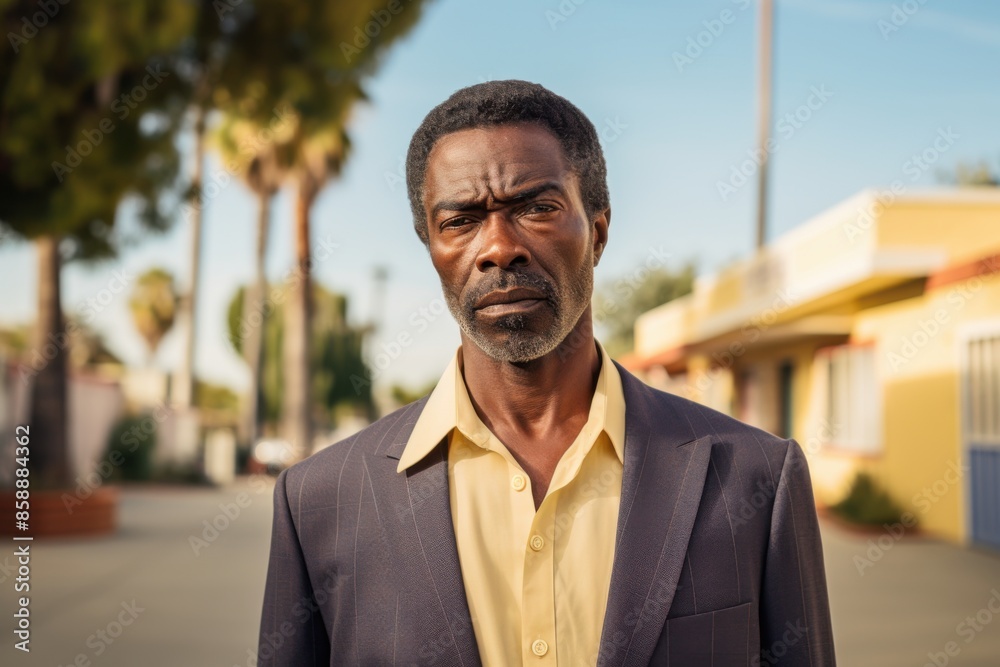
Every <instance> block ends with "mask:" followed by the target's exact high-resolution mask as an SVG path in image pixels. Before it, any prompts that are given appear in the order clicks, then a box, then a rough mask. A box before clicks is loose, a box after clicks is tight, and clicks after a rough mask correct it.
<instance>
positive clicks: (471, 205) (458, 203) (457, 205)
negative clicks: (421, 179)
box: [431, 181, 566, 215]
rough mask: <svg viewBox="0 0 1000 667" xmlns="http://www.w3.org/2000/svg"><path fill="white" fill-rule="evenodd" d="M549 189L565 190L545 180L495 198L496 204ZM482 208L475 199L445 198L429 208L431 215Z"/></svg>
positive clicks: (562, 191) (514, 202) (519, 200)
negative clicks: (508, 194)
mask: <svg viewBox="0 0 1000 667" xmlns="http://www.w3.org/2000/svg"><path fill="white" fill-rule="evenodd" d="M549 190H555V191H556V192H558V193H559V194H561V195H563V196H565V194H566V193H565V191H564V190H563V187H562V185H560V184H559V183H558V182H557V181H546V182H545V183H541V184H539V185H536V186H535V187H533V188H528V189H527V190H522V191H521V192H518V193H516V194H513V195H511V196H510V197H507V198H506V199H496V200H495V201H496V202H497V203H498V204H516V203H517V202H522V201H528V200H531V199H534V198H535V197H537V196H538V195H540V194H542V193H545V192H548V191H549ZM480 208H482V204H481V203H480V201H479V200H476V199H446V200H444V201H440V202H438V203H437V204H435V205H434V208H433V209H432V210H431V215H435V214H437V213H439V212H441V211H473V210H477V209H480Z"/></svg>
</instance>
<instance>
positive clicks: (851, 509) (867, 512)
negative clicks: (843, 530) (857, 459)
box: [830, 472, 903, 526]
mask: <svg viewBox="0 0 1000 667" xmlns="http://www.w3.org/2000/svg"><path fill="white" fill-rule="evenodd" d="M830 510H831V511H832V512H834V513H835V514H837V515H838V516H840V517H842V518H844V519H846V520H847V521H850V522H852V523H858V524H862V525H868V526H881V525H883V524H886V523H895V522H898V521H900V520H901V518H902V516H903V508H902V507H900V506H899V505H898V504H897V503H896V501H894V500H893V499H892V497H891V496H889V494H888V493H887V492H886V491H885V490H883V489H882V488H881V487H880V486H879V484H878V482H876V481H875V478H874V477H872V476H871V475H870V474H868V473H866V472H859V473H858V474H857V475H855V477H854V480H853V482H852V483H851V489H850V491H848V492H847V496H846V497H845V498H844V499H843V500H841V501H840V502H839V503H837V504H835V505H831V506H830Z"/></svg>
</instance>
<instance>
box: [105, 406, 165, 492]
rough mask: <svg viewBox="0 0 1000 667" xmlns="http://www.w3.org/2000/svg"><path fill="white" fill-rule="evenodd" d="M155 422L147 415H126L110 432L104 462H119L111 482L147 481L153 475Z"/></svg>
mask: <svg viewBox="0 0 1000 667" xmlns="http://www.w3.org/2000/svg"><path fill="white" fill-rule="evenodd" d="M155 448H156V419H154V418H153V416H152V415H150V414H137V415H126V416H125V417H122V419H121V420H120V421H119V422H118V423H117V424H115V427H114V428H113V429H111V435H110V436H109V438H108V447H107V451H106V452H105V459H106V460H108V461H112V462H115V461H121V464H120V465H117V466H115V470H114V472H112V474H111V478H112V479H120V480H128V481H148V480H149V479H150V478H152V476H153V450H154V449H155Z"/></svg>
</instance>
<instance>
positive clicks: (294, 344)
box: [283, 89, 360, 451]
mask: <svg viewBox="0 0 1000 667" xmlns="http://www.w3.org/2000/svg"><path fill="white" fill-rule="evenodd" d="M355 94H356V95H359V96H360V90H359V89H358V90H357V91H356V92H355ZM349 107H350V103H349V102H345V104H344V105H343V109H344V111H343V113H344V114H346V110H347V109H349ZM344 120H345V119H344V118H343V117H340V118H333V119H330V120H329V121H328V122H327V124H326V125H325V126H318V127H316V128H315V129H313V130H312V131H310V130H309V129H307V128H305V127H303V125H304V123H302V122H301V121H300V123H299V132H298V133H297V135H296V137H295V151H294V164H293V166H292V174H293V179H294V180H295V183H296V186H297V190H296V197H295V267H296V271H297V278H298V280H294V281H292V283H291V285H292V287H291V291H292V294H291V295H290V299H289V308H288V310H287V311H286V313H287V317H288V321H287V324H286V327H285V337H284V346H285V347H284V362H285V368H286V369H287V373H288V375H287V381H286V383H285V393H284V406H283V408H284V409H283V417H284V431H285V436H286V437H287V438H288V439H289V441H290V442H292V443H293V444H296V445H298V446H300V447H303V448H305V451H309V449H310V448H311V447H312V414H311V409H310V406H311V405H312V400H311V396H310V387H311V384H312V383H311V382H310V377H309V376H310V373H309V371H310V367H309V350H310V349H311V343H310V341H311V336H310V333H311V329H312V327H311V326H310V322H311V318H312V302H311V296H312V288H311V285H312V280H311V272H312V259H311V258H312V249H311V224H310V222H311V219H310V215H311V212H312V207H313V204H314V203H315V201H316V197H317V195H318V194H319V192H320V190H321V189H322V188H323V187H324V186H325V185H326V184H327V183H328V182H329V181H331V180H333V179H335V178H337V177H338V176H339V175H340V171H341V169H342V168H343V165H344V162H345V161H346V159H347V156H348V152H349V150H350V140H349V138H348V136H347V132H346V131H345V129H344Z"/></svg>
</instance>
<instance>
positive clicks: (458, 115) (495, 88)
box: [406, 79, 610, 245]
mask: <svg viewBox="0 0 1000 667" xmlns="http://www.w3.org/2000/svg"><path fill="white" fill-rule="evenodd" d="M517 123H537V124H539V125H541V126H542V127H544V128H546V129H547V130H549V131H550V132H552V134H553V135H555V137H556V139H558V140H559V144H560V145H561V146H562V149H563V152H564V153H565V155H566V159H567V160H568V161H569V163H570V166H571V168H572V169H573V171H574V172H575V173H576V175H577V178H578V179H579V181H580V192H581V195H582V197H583V205H584V208H585V210H586V212H587V215H588V216H592V215H594V214H595V213H596V212H598V211H603V210H605V209H606V208H608V206H609V205H610V201H609V195H608V175H607V166H606V165H605V163H604V152H603V151H602V150H601V143H600V141H599V140H598V138H597V130H596V129H595V128H594V124H593V123H591V122H590V120H588V119H587V117H586V116H585V115H583V112H582V111H580V110H579V109H578V108H577V107H576V106H574V105H573V104H572V103H571V102H570V101H569V100H567V99H566V98H564V97H560V96H559V95H556V94H555V93H553V92H552V91H551V90H549V89H547V88H545V87H544V86H541V85H539V84H537V83H531V82H529V81H518V80H515V79H511V80H507V81H488V82H486V83H479V84H476V85H474V86H468V87H467V88H462V89H460V90H457V91H455V93H453V94H452V96H451V97H449V98H448V99H447V100H445V101H444V102H442V103H441V104H439V105H437V106H436V107H434V108H433V109H431V112H430V113H429V114H427V117H426V118H424V121H423V122H422V123H421V124H420V127H418V128H417V131H416V132H415V133H414V134H413V139H412V140H411V141H410V148H409V150H408V151H407V154H406V190H407V194H408V195H409V198H410V208H411V209H412V210H413V227H414V228H415V229H416V231H417V236H419V237H420V240H421V241H423V242H424V244H425V245H426V244H427V243H428V237H427V217H426V215H425V214H424V202H423V195H424V177H425V176H426V173H427V159H428V156H429V155H430V153H431V149H433V148H434V144H435V143H437V140H438V139H440V138H441V137H443V136H444V135H446V134H451V133H452V132H458V131H460V130H468V129H473V128H479V127H491V126H497V125H512V124H517Z"/></svg>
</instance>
